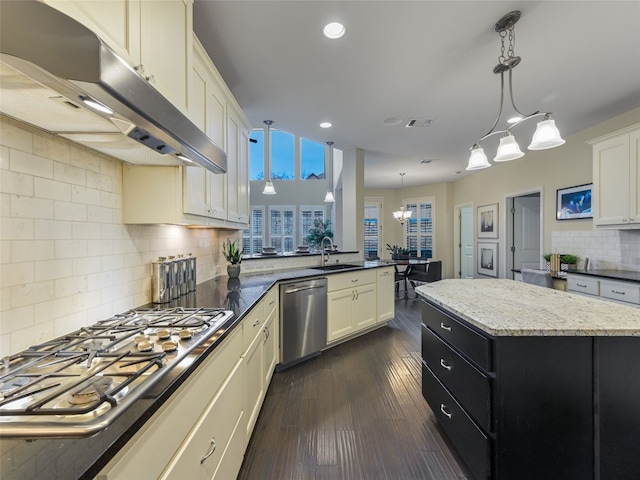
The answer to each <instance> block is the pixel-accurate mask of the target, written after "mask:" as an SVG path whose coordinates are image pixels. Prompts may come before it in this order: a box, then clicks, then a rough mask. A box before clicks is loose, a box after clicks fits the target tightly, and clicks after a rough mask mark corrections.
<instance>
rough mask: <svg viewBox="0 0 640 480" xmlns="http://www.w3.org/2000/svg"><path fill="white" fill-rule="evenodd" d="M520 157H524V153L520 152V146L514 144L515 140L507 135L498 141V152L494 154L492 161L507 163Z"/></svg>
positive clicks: (516, 143)
mask: <svg viewBox="0 0 640 480" xmlns="http://www.w3.org/2000/svg"><path fill="white" fill-rule="evenodd" d="M520 157H524V153H522V150H520V145H518V142H516V139H515V137H514V136H513V135H511V134H508V135H505V136H504V137H502V138H501V139H500V145H498V152H497V153H496V156H495V158H494V159H493V161H494V162H508V161H510V160H515V159H516V158H520Z"/></svg>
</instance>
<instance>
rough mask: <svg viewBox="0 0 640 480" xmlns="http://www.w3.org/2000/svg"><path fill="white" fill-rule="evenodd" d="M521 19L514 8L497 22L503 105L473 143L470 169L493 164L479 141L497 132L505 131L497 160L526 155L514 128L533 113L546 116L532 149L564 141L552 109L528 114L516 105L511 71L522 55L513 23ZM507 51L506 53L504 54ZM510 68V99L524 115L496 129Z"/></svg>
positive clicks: (495, 69) (531, 146) (498, 67)
mask: <svg viewBox="0 0 640 480" xmlns="http://www.w3.org/2000/svg"><path fill="white" fill-rule="evenodd" d="M519 19H520V11H519V10H515V11H513V12H510V13H507V14H506V15H505V16H504V17H502V18H501V19H500V20H498V22H497V23H496V24H495V27H494V28H495V31H496V32H497V33H498V34H499V35H500V41H501V43H502V48H501V49H500V56H499V57H498V61H499V63H498V64H497V65H496V66H495V67H494V68H493V73H495V74H496V75H497V74H500V107H499V109H498V116H497V117H496V120H495V122H493V126H492V127H491V129H490V130H489V133H487V134H486V135H485V136H484V137H482V138H481V139H480V140H478V141H477V142H476V143H474V144H473V147H471V156H470V157H469V164H468V165H467V170H479V169H481V168H487V167H490V166H491V164H490V163H489V161H488V160H487V156H486V155H485V153H484V149H483V148H482V147H480V142H482V141H483V140H484V139H486V138H488V137H490V136H492V135H496V134H503V137H502V138H501V139H500V145H499V146H498V152H497V153H496V156H495V158H494V159H493V161H494V162H508V161H509V160H515V159H516V158H520V157H522V156H523V155H524V153H523V152H522V151H521V150H520V146H519V145H518V143H517V142H516V139H515V137H514V136H513V135H512V134H511V129H512V128H513V127H515V126H516V125H520V124H521V123H522V122H524V121H527V120H529V119H530V118H533V117H539V116H543V117H544V118H543V119H542V121H541V122H538V127H537V128H536V131H535V133H534V134H533V140H532V141H531V144H530V145H529V147H528V148H529V150H544V149H547V148H554V147H559V146H560V145H562V144H563V143H564V142H565V141H564V140H563V139H562V138H561V137H560V132H559V131H558V129H557V128H556V124H555V121H553V120H551V118H550V115H551V112H540V111H536V112H533V113H531V114H529V115H525V114H524V113H522V112H521V111H520V110H518V108H517V107H516V105H515V103H514V101H513V84H512V72H513V69H514V68H515V67H516V66H517V65H518V64H519V63H520V60H521V59H520V57H517V56H515V54H514V45H515V30H514V26H515V24H516V23H517V21H518V20H519ZM507 36H508V37H509V45H508V46H507V47H506V48H505V38H506V37H507ZM505 55H506V56H505ZM505 72H509V99H510V100H511V106H512V107H513V109H514V110H515V111H516V112H518V113H519V114H520V115H521V116H522V118H520V119H519V120H516V121H515V122H513V123H512V124H511V126H509V127H508V128H506V129H505V130H497V131H494V130H495V128H496V126H497V125H498V121H499V120H500V116H501V115H502V105H503V103H504V74H505Z"/></svg>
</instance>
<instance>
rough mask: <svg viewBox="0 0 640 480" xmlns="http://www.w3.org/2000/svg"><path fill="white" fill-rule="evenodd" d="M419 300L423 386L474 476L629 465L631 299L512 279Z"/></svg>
mask: <svg viewBox="0 0 640 480" xmlns="http://www.w3.org/2000/svg"><path fill="white" fill-rule="evenodd" d="M416 292H417V293H418V294H419V295H420V296H421V297H422V301H423V313H422V315H423V323H422V359H423V363H422V369H423V396H424V397H425V399H426V400H427V402H428V403H429V405H430V406H431V408H432V410H433V411H434V414H435V416H436V418H437V419H438V421H439V423H440V424H441V425H442V427H443V428H444V430H445V431H446V432H447V434H448V436H449V437H450V439H451V440H452V442H453V443H454V444H455V446H456V448H457V449H458V451H459V452H460V454H461V455H462V457H463V458H464V459H465V461H466V462H467V464H468V466H469V468H470V469H471V470H472V471H473V473H474V475H475V476H476V477H477V478H493V479H499V480H502V479H508V480H513V479H519V478H527V479H538V478H539V479H543V478H544V479H546V478H559V479H564V478H567V479H573V478H580V479H609V478H615V479H626V478H629V479H630V478H636V475H637V472H638V471H639V470H640V459H639V457H638V455H637V447H638V440H637V439H638V438H640V413H639V412H638V408H637V405H640V310H638V309H636V308H633V307H628V306H624V305H618V304H615V303H610V302H605V301H602V300H598V299H592V298H587V297H584V296H580V295H575V294H571V293H566V292H561V291H558V290H553V289H548V288H542V287H538V286H534V285H529V284H524V283H521V282H514V281H512V280H494V279H492V280H443V281H440V282H436V283H432V284H428V285H424V286H421V287H418V288H417V289H416Z"/></svg>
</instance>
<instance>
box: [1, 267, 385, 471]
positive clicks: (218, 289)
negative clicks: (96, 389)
mask: <svg viewBox="0 0 640 480" xmlns="http://www.w3.org/2000/svg"><path fill="white" fill-rule="evenodd" d="M348 263H349V264H350V265H354V267H353V268H351V269H347V270H337V271H323V270H318V269H315V268H303V269H300V268H298V269H290V270H278V271H274V272H269V273H264V272H263V273H260V274H250V275H243V274H241V275H240V278H238V279H236V280H233V279H229V278H227V277H218V278H216V279H213V280H209V281H206V282H203V283H201V284H199V285H198V287H197V291H196V292H194V293H192V294H189V295H186V296H183V297H181V298H180V299H179V300H176V301H174V302H172V303H170V304H163V305H162V307H171V306H183V307H196V306H197V307H213V308H217V307H224V308H226V309H228V310H232V311H233V312H234V314H235V315H234V316H233V317H232V318H231V319H229V321H228V322H227V323H226V324H225V325H223V326H221V328H220V330H219V333H216V334H214V336H213V337H212V338H215V340H214V341H213V342H212V343H211V344H210V345H209V346H208V347H207V349H206V350H205V351H203V353H202V354H201V355H200V356H199V357H198V359H197V360H196V361H194V362H193V363H191V364H190V365H188V366H185V367H181V366H180V365H178V366H176V367H174V368H173V369H172V370H171V371H170V372H169V373H168V374H167V375H166V376H165V377H163V378H162V379H161V380H160V381H159V382H158V383H157V384H156V385H154V386H153V387H152V388H151V389H150V390H149V391H148V392H146V393H145V395H143V396H142V397H141V398H140V399H139V400H138V401H136V402H135V403H134V405H132V406H131V407H129V408H128V409H127V410H126V411H125V412H123V413H122V414H121V415H120V416H119V417H118V418H117V419H116V420H115V421H114V422H113V423H112V424H111V425H110V426H109V427H107V428H106V429H105V430H103V431H102V432H100V433H98V434H97V435H94V436H93V437H90V438H78V439H69V438H65V439H38V438H24V439H18V438H1V439H0V476H1V477H2V479H3V480H25V479H40V478H47V479H60V480H62V479H64V480H70V479H76V478H77V479H93V478H94V477H95V476H96V475H97V474H98V472H99V471H100V470H101V469H102V468H103V467H104V466H105V465H107V463H108V462H109V461H110V460H111V458H113V456H114V455H115V454H116V453H117V452H118V451H119V450H120V449H121V448H122V447H123V446H124V445H125V444H126V443H127V442H128V441H129V440H130V439H131V438H132V437H133V435H134V434H135V433H136V432H137V431H138V430H139V429H140V428H141V427H142V426H143V425H144V423H145V422H146V421H147V420H149V418H151V416H152V415H153V414H154V413H155V412H156V411H157V410H158V408H160V406H161V405H162V404H163V403H165V402H166V401H167V400H168V399H169V398H170V396H171V395H172V394H173V392H175V391H176V389H177V388H178V387H179V386H180V385H182V383H184V381H185V380H186V379H187V378H188V377H189V375H190V374H191V373H193V371H195V370H196V368H197V367H198V366H199V365H200V364H201V363H202V362H203V361H204V359H205V358H206V357H207V356H209V355H210V354H211V353H212V352H213V351H214V350H215V349H216V347H217V346H218V345H220V344H221V343H222V342H223V340H224V339H225V338H226V336H227V335H228V333H229V332H230V331H232V330H233V329H234V328H235V327H236V326H237V325H239V324H240V321H241V320H242V319H243V318H244V316H245V315H246V314H247V312H248V311H249V310H250V309H251V308H252V307H253V306H254V305H255V304H256V303H257V302H258V301H259V300H260V299H261V298H262V297H263V296H264V295H265V293H266V292H267V290H269V288H271V286H273V285H274V284H275V283H276V282H281V281H287V280H298V279H303V278H311V277H318V276H325V275H327V274H332V273H342V272H348V271H357V270H361V269H364V268H379V267H385V266H387V265H390V263H387V262H384V261H378V262H348ZM153 306H155V305H153V304H150V305H144V306H143V307H153ZM216 335H218V337H217V338H216Z"/></svg>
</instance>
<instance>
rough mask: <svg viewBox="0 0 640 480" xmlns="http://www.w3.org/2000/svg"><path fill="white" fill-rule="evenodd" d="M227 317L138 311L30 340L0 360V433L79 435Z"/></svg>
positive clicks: (101, 422) (198, 346)
mask: <svg viewBox="0 0 640 480" xmlns="http://www.w3.org/2000/svg"><path fill="white" fill-rule="evenodd" d="M232 315H233V312H231V311H228V310H222V309H215V308H172V309H138V310H131V311H129V312H125V313H123V314H119V315H115V316H113V317H111V318H109V319H107V320H103V321H100V322H98V323H96V324H95V325H92V326H90V327H84V328H81V329H80V330H78V331H75V332H73V333H70V334H68V335H65V336H63V337H60V338H57V339H55V340H52V341H50V342H46V343H43V344H40V345H34V346H32V347H30V348H29V349H27V350H25V351H23V352H20V353H18V354H15V355H11V356H9V357H5V358H3V359H2V361H1V364H0V436H3V437H30V438H36V437H48V438H60V437H86V436H90V435H93V434H95V433H97V432H99V431H100V430H102V429H103V428H105V427H107V426H108V425H109V424H110V423H111V422H113V420H114V419H115V418H117V417H118V416H119V415H120V414H122V412H124V410H125V409H126V408H127V406H129V405H131V404H132V403H133V402H134V401H135V400H136V399H138V398H140V397H141V395H143V394H144V392H146V391H148V390H149V388H151V386H153V385H154V384H155V383H156V382H157V381H158V380H159V379H161V378H162V377H163V376H165V375H166V374H167V373H168V372H169V371H170V370H171V369H172V368H173V367H175V366H176V365H178V364H180V363H181V362H183V361H186V362H191V361H193V359H194V358H195V357H197V356H198V355H199V354H200V353H201V351H202V350H203V348H204V346H206V345H207V342H208V340H210V339H212V338H214V337H213V336H214V334H215V333H216V332H218V331H219V330H220V327H222V325H223V324H224V323H225V322H226V321H227V320H228V319H229V318H231V316H232Z"/></svg>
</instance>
